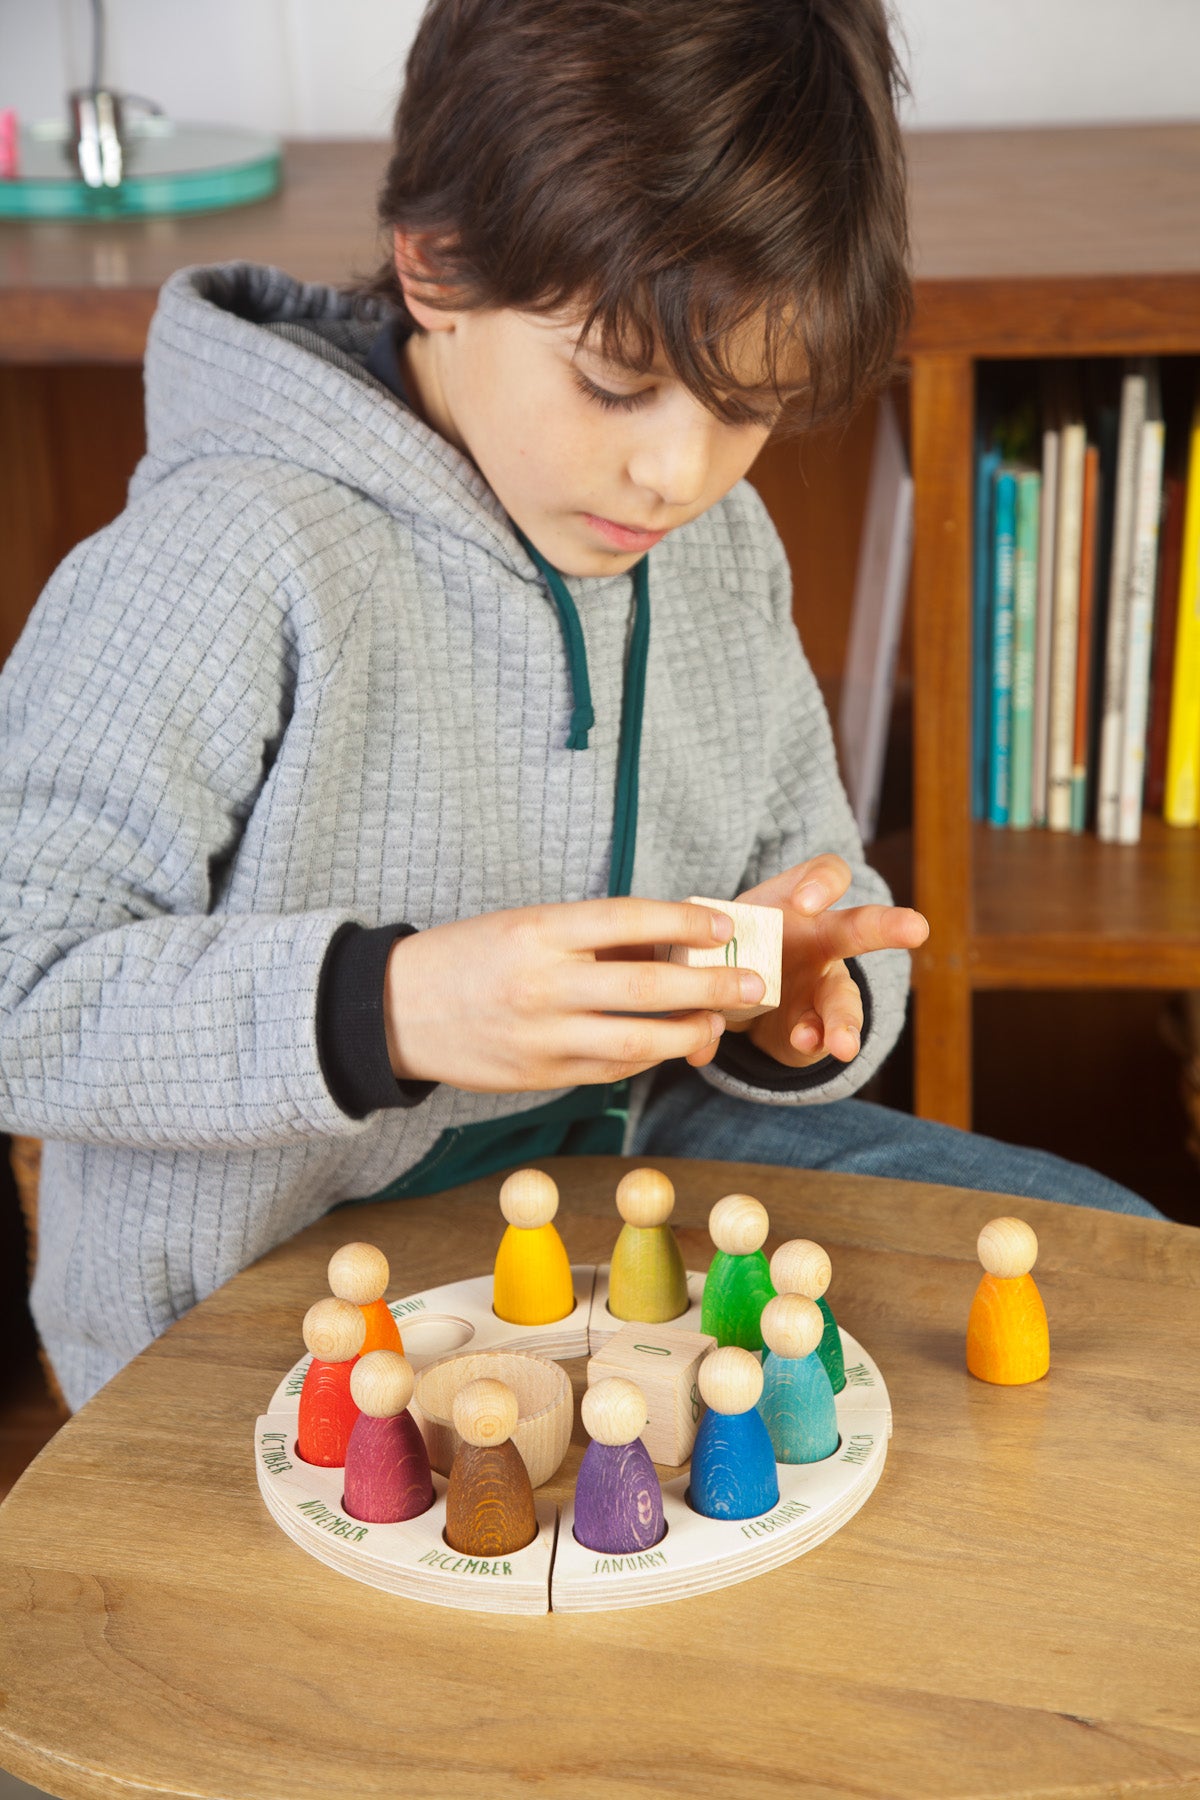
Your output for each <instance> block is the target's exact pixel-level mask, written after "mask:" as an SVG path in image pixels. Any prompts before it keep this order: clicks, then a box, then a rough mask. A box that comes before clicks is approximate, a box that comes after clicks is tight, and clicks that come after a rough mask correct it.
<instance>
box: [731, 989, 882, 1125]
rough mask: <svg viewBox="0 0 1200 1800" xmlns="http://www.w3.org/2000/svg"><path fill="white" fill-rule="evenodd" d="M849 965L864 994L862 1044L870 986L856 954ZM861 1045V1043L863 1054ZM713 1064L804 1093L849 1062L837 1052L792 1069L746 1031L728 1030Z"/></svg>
mask: <svg viewBox="0 0 1200 1800" xmlns="http://www.w3.org/2000/svg"><path fill="white" fill-rule="evenodd" d="M846 967H847V969H848V970H849V971H850V974H851V975H852V976H853V978H854V982H855V985H856V987H857V988H858V991H859V993H860V994H861V995H862V1003H863V1024H862V1044H865V1043H866V1041H867V1033H868V1032H869V1031H870V1029H871V990H870V988H869V986H868V985H867V981H866V977H865V976H864V975H863V973H862V970H861V969H860V968H859V966H858V963H857V961H856V960H855V959H854V958H853V957H851V958H850V959H849V960H848V962H847V963H846ZM861 1048H862V1045H861V1044H860V1046H859V1049H860V1054H861ZM712 1066H713V1067H714V1068H717V1069H720V1071H721V1073H722V1074H723V1075H732V1076H733V1078H734V1079H735V1081H744V1082H747V1083H748V1084H749V1086H751V1087H757V1088H765V1089H766V1090H767V1092H768V1093H770V1094H802V1093H805V1092H807V1091H808V1089H810V1088H818V1087H824V1085H825V1083H826V1082H827V1081H828V1080H829V1078H830V1076H831V1075H833V1074H836V1072H837V1071H838V1070H839V1069H844V1068H847V1067H848V1066H849V1065H848V1064H846V1063H843V1062H839V1061H838V1059H837V1057H836V1056H823V1057H822V1058H821V1060H820V1062H815V1063H810V1064H809V1065H808V1067H807V1068H806V1069H789V1068H788V1066H787V1064H786V1063H781V1062H776V1060H775V1058H774V1057H773V1056H768V1054H767V1052H766V1051H765V1050H760V1049H759V1047H758V1045H757V1044H752V1043H751V1042H750V1038H749V1036H748V1034H747V1033H746V1032H744V1031H726V1032H724V1033H723V1034H722V1037H721V1042H720V1043H719V1044H718V1046H717V1054H716V1055H715V1056H714V1057H713V1060H712Z"/></svg>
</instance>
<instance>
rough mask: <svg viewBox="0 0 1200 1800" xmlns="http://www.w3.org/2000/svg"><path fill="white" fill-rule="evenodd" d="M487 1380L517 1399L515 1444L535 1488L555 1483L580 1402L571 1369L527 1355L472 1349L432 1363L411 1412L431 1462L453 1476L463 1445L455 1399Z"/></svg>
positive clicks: (420, 1377)
mask: <svg viewBox="0 0 1200 1800" xmlns="http://www.w3.org/2000/svg"><path fill="white" fill-rule="evenodd" d="M483 1376H487V1377H488V1378H489V1379H490V1380H493V1381H503V1382H505V1383H506V1384H507V1385H508V1386H509V1387H510V1388H512V1390H513V1392H514V1393H515V1394H516V1396H517V1428H516V1430H515V1431H514V1432H513V1435H512V1441H513V1443H514V1444H515V1445H516V1446H517V1449H518V1450H519V1451H520V1452H521V1456H522V1459H523V1461H524V1463H525V1467H526V1468H527V1469H528V1470H529V1479H530V1481H531V1482H532V1483H533V1485H534V1487H540V1486H541V1485H542V1483H543V1482H544V1481H549V1479H550V1477H551V1476H552V1475H553V1474H554V1472H555V1470H556V1469H557V1468H558V1467H559V1465H560V1464H561V1462H562V1459H563V1457H564V1456H565V1455H566V1454H567V1445H568V1444H569V1443H570V1441H571V1427H572V1425H573V1424H574V1422H575V1402H574V1396H573V1395H572V1392H571V1382H570V1379H569V1377H568V1375H567V1372H566V1370H565V1369H563V1368H561V1367H560V1366H559V1364H558V1363H555V1362H550V1361H548V1360H547V1358H546V1357H544V1356H530V1355H529V1354H528V1353H527V1352H525V1351H521V1350H466V1351H464V1352H463V1354H462V1355H461V1356H446V1357H443V1358H442V1360H441V1361H440V1362H435V1363H431V1364H430V1365H429V1367H428V1368H427V1369H422V1370H421V1373H420V1374H419V1375H418V1376H417V1385H416V1390H415V1392H414V1394H413V1399H412V1404H411V1405H410V1407H409V1411H410V1412H411V1413H412V1415H413V1418H414V1419H415V1420H416V1421H417V1424H418V1425H419V1426H420V1427H421V1431H422V1434H423V1436H424V1438H425V1444H426V1448H427V1449H428V1451H429V1460H430V1462H431V1463H432V1464H433V1467H434V1468H435V1469H436V1470H437V1472H438V1474H439V1475H449V1473H450V1465H451V1463H452V1462H453V1461H454V1457H455V1453H456V1451H457V1450H458V1446H459V1444H460V1442H461V1441H462V1440H461V1439H460V1438H459V1435H458V1433H457V1431H455V1429H454V1424H453V1421H452V1419H451V1416H450V1415H451V1411H452V1409H453V1406H454V1396H455V1394H457V1392H458V1390H459V1389H460V1388H463V1387H466V1385H467V1383H468V1382H469V1381H478V1380H480V1378H481V1377H483Z"/></svg>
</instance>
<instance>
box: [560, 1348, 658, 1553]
mask: <svg viewBox="0 0 1200 1800" xmlns="http://www.w3.org/2000/svg"><path fill="white" fill-rule="evenodd" d="M580 1411H581V1413H582V1415H583V1423H584V1425H585V1427H586V1429H587V1432H588V1435H589V1437H590V1438H591V1440H592V1441H591V1443H590V1444H589V1445H588V1447H587V1449H586V1450H585V1451H584V1453H583V1462H582V1464H581V1465H580V1469H579V1478H578V1480H577V1482H576V1484H575V1536H576V1539H577V1540H578V1542H579V1543H581V1544H584V1545H586V1547H587V1548H588V1549H589V1550H598V1551H599V1552H600V1553H601V1554H602V1555H604V1556H632V1555H633V1554H634V1553H635V1552H636V1551H639V1550H651V1549H653V1547H654V1545H655V1544H657V1543H658V1541H659V1539H660V1538H661V1537H662V1535H663V1533H664V1532H665V1530H666V1525H665V1523H664V1521H663V1501H662V1489H661V1487H660V1486H659V1484H658V1475H657V1473H656V1472H655V1468H654V1464H653V1463H652V1462H651V1460H650V1456H649V1453H648V1451H647V1449H646V1446H645V1445H644V1444H643V1442H642V1437H641V1434H642V1432H643V1431H644V1430H645V1427H646V1420H647V1417H648V1413H647V1410H646V1400H645V1396H644V1395H643V1393H642V1390H641V1389H640V1388H639V1387H637V1386H636V1385H635V1384H634V1383H633V1382H632V1381H625V1380H623V1379H622V1378H621V1376H619V1375H611V1376H608V1377H606V1379H605V1380H603V1381H598V1382H596V1384H595V1386H594V1387H590V1388H589V1389H588V1390H587V1392H586V1393H585V1394H584V1396H583V1401H582V1403H581V1406H580Z"/></svg>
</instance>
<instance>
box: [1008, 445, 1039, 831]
mask: <svg viewBox="0 0 1200 1800" xmlns="http://www.w3.org/2000/svg"><path fill="white" fill-rule="evenodd" d="M1016 484H1017V497H1016V547H1015V551H1014V556H1013V642H1012V726H1011V730H1010V743H1009V793H1008V822H1009V825H1010V826H1011V827H1012V828H1013V829H1014V830H1017V831H1020V830H1023V829H1024V828H1025V827H1027V826H1029V825H1030V824H1031V823H1032V821H1033V689H1034V658H1035V651H1036V632H1037V592H1038V551H1039V544H1038V528H1039V518H1040V513H1041V500H1042V477H1041V474H1040V473H1039V471H1038V470H1037V469H1022V470H1020V471H1019V472H1018V474H1017V477H1016Z"/></svg>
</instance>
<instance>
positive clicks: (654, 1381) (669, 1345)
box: [588, 1325, 717, 1468]
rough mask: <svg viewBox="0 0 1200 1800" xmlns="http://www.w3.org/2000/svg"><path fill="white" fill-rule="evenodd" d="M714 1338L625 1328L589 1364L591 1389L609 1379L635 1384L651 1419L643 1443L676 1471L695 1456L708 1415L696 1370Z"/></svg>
mask: <svg viewBox="0 0 1200 1800" xmlns="http://www.w3.org/2000/svg"><path fill="white" fill-rule="evenodd" d="M716 1342H717V1340H716V1338H714V1337H709V1336H708V1335H707V1334H706V1333H705V1332H703V1331H679V1330H673V1329H672V1328H671V1326H669V1325H624V1326H622V1328H621V1330H620V1331H618V1332H616V1333H614V1335H613V1336H612V1337H610V1338H609V1340H608V1342H607V1343H606V1344H604V1345H603V1346H602V1348H601V1349H599V1350H598V1351H597V1352H596V1354H595V1356H593V1357H592V1358H591V1359H590V1360H589V1362H588V1386H589V1387H591V1386H592V1384H593V1382H597V1381H603V1380H604V1379H605V1377H606V1376H609V1375H623V1376H625V1377H626V1379H627V1380H629V1381H633V1382H636V1384H637V1385H638V1387H640V1388H641V1390H642V1393H643V1395H644V1396H645V1400H646V1406H647V1408H648V1409H649V1413H650V1418H649V1420H648V1422H647V1425H646V1429H645V1431H644V1432H643V1433H642V1442H643V1443H644V1444H645V1446H646V1449H647V1450H648V1451H649V1452H650V1457H651V1460H652V1461H653V1462H656V1463H668V1464H670V1466H671V1467H672V1468H676V1467H678V1465H679V1464H680V1463H684V1462H686V1461H687V1459H688V1457H689V1456H690V1455H691V1454H692V1445H693V1444H694V1443H695V1441H696V1432H697V1430H698V1428H699V1425H700V1420H701V1419H702V1418H703V1416H704V1410H705V1409H704V1402H703V1400H702V1399H701V1398H700V1388H699V1386H698V1384H697V1381H696V1375H697V1371H698V1370H699V1368H700V1364H701V1362H702V1361H703V1360H704V1358H705V1357H706V1356H707V1355H708V1352H709V1351H710V1350H712V1349H714V1348H715V1346H716Z"/></svg>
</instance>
